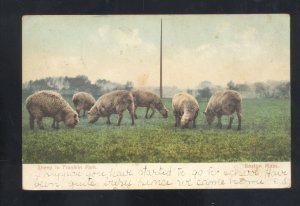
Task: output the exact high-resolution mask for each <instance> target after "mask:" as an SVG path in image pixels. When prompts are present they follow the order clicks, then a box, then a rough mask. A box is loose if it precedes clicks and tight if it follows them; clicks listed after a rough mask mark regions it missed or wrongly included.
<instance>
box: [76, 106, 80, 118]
mask: <svg viewBox="0 0 300 206" xmlns="http://www.w3.org/2000/svg"><path fill="white" fill-rule="evenodd" d="M76 112H77V114H78V117H80V109H78V108H76Z"/></svg>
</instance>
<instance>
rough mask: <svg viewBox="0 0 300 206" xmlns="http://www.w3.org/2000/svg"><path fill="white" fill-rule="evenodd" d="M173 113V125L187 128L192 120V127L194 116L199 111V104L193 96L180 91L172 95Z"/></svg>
mask: <svg viewBox="0 0 300 206" xmlns="http://www.w3.org/2000/svg"><path fill="white" fill-rule="evenodd" d="M172 107H173V113H174V116H175V127H177V126H178V125H179V121H180V126H181V128H187V127H188V124H189V122H190V121H193V127H196V122H195V121H196V118H197V116H198V112H199V104H198V102H197V100H196V99H195V97H193V96H192V95H190V94H187V93H184V92H181V93H178V94H176V95H174V97H173V99H172Z"/></svg>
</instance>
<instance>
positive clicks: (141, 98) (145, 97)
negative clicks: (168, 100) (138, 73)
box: [132, 90, 168, 119]
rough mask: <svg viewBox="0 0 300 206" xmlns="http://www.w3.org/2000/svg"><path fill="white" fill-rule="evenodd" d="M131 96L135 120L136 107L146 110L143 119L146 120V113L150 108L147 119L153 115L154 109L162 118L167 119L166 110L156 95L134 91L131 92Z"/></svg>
mask: <svg viewBox="0 0 300 206" xmlns="http://www.w3.org/2000/svg"><path fill="white" fill-rule="evenodd" d="M132 96H133V99H134V106H135V108H134V117H135V118H136V119H137V115H136V109H137V108H138V107H146V108H147V109H146V115H145V118H148V111H149V109H150V108H151V110H152V112H151V114H150V116H149V118H151V117H152V116H153V115H154V113H155V109H157V110H158V111H159V113H160V114H161V115H162V116H163V117H164V118H167V117H168V110H167V109H166V107H165V106H164V104H163V103H162V101H161V99H160V98H159V97H158V96H157V95H156V94H154V93H152V92H148V91H143V90H135V91H132Z"/></svg>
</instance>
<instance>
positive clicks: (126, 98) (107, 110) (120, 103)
mask: <svg viewBox="0 0 300 206" xmlns="http://www.w3.org/2000/svg"><path fill="white" fill-rule="evenodd" d="M125 110H128V111H129V113H130V116H131V120H132V122H131V124H132V125H134V100H133V96H132V94H131V92H129V91H127V90H115V91H112V92H109V93H106V94H104V95H102V96H101V97H99V99H98V100H97V101H96V103H95V104H94V106H93V107H92V108H91V109H90V111H88V119H89V122H90V123H94V122H96V121H97V120H98V119H99V117H107V121H106V123H107V124H110V115H111V114H118V115H119V119H118V126H120V123H121V120H122V118H123V112H124V111H125Z"/></svg>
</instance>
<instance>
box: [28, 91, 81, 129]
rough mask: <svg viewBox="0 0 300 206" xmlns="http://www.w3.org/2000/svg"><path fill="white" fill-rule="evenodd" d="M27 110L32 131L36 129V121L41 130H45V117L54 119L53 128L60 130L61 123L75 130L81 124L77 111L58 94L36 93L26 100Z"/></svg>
mask: <svg viewBox="0 0 300 206" xmlns="http://www.w3.org/2000/svg"><path fill="white" fill-rule="evenodd" d="M26 108H27V110H28V112H29V122H30V129H34V120H35V119H36V121H37V125H38V127H39V129H44V126H43V122H42V119H43V117H52V118H53V123H52V127H53V128H56V129H58V128H59V122H61V121H63V122H64V124H65V125H66V126H68V127H70V128H74V127H75V125H76V124H77V123H78V122H79V118H78V115H77V113H76V111H75V110H74V109H73V108H72V107H71V106H70V105H69V103H68V102H67V101H66V100H64V98H63V97H62V96H61V95H60V94H59V93H57V92H54V91H48V90H43V91H39V92H35V93H34V94H32V95H30V96H29V97H28V98H27V99H26Z"/></svg>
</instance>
